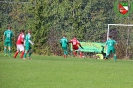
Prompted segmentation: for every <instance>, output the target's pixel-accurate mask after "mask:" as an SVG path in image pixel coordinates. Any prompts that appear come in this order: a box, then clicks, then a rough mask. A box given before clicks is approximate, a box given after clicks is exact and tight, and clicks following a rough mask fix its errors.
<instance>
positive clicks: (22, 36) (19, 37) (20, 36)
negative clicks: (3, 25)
mask: <svg viewBox="0 0 133 88" xmlns="http://www.w3.org/2000/svg"><path fill="white" fill-rule="evenodd" d="M23 43H24V34H23V33H21V34H19V36H18V39H17V42H16V44H17V45H19V44H23Z"/></svg>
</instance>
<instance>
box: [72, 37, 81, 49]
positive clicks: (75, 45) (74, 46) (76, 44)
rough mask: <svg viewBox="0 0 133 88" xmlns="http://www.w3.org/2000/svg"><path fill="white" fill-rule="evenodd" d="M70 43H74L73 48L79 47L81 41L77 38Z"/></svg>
mask: <svg viewBox="0 0 133 88" xmlns="http://www.w3.org/2000/svg"><path fill="white" fill-rule="evenodd" d="M70 43H72V46H73V49H78V47H79V41H78V40H77V39H76V38H74V39H72V40H70Z"/></svg>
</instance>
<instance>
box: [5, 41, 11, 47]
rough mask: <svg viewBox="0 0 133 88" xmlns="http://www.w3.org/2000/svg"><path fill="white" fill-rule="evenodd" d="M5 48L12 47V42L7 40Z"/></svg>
mask: <svg viewBox="0 0 133 88" xmlns="http://www.w3.org/2000/svg"><path fill="white" fill-rule="evenodd" d="M4 46H9V47H11V46H12V41H9V40H5V41H4Z"/></svg>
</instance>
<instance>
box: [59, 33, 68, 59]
mask: <svg viewBox="0 0 133 88" xmlns="http://www.w3.org/2000/svg"><path fill="white" fill-rule="evenodd" d="M60 45H61V47H62V49H63V51H64V58H67V55H68V50H67V46H68V40H67V38H66V35H64V36H63V38H62V39H61V40H60Z"/></svg>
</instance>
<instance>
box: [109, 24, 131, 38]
mask: <svg viewBox="0 0 133 88" xmlns="http://www.w3.org/2000/svg"><path fill="white" fill-rule="evenodd" d="M111 25H114V26H133V24H108V31H107V40H108V36H109V26H111Z"/></svg>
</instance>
